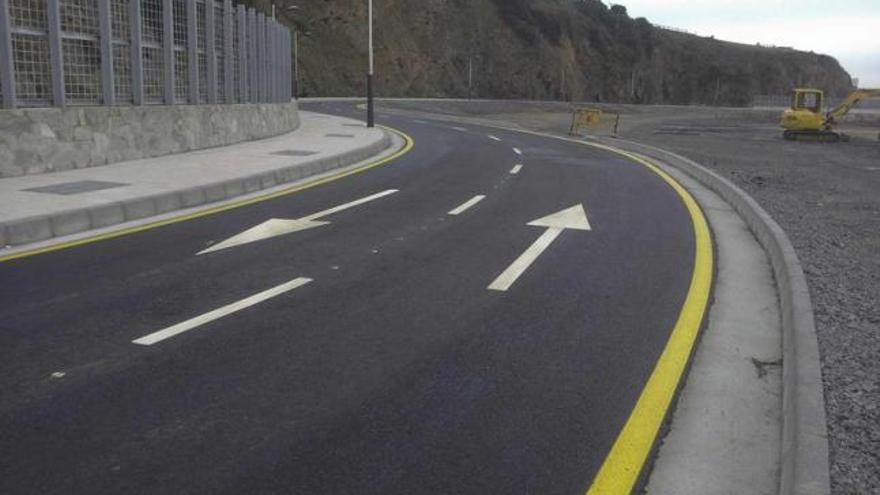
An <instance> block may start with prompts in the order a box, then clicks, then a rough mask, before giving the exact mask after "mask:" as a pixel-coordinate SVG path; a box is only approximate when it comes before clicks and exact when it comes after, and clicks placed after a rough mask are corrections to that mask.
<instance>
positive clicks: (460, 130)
mask: <svg viewBox="0 0 880 495" xmlns="http://www.w3.org/2000/svg"><path fill="white" fill-rule="evenodd" d="M452 129H453V130H456V131H458V132H467V131H468V130H467V129H465V128H464V127H457V126H453V127H452Z"/></svg>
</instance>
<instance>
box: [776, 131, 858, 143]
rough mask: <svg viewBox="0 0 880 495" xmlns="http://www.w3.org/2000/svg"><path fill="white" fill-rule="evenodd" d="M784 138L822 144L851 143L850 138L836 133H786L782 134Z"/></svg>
mask: <svg viewBox="0 0 880 495" xmlns="http://www.w3.org/2000/svg"><path fill="white" fill-rule="evenodd" d="M782 137H783V138H785V140H786V141H814V142H820V143H838V142H840V141H844V142H846V141H849V136H847V135H846V134H842V133H838V132H834V131H785V132H783V133H782Z"/></svg>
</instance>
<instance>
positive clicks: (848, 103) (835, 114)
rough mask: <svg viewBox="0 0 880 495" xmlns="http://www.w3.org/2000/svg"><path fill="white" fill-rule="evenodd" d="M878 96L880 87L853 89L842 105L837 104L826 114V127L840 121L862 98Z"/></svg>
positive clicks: (879, 95)
mask: <svg viewBox="0 0 880 495" xmlns="http://www.w3.org/2000/svg"><path fill="white" fill-rule="evenodd" d="M877 97H880V89H858V90H856V91H853V92H852V93H850V94H849V96H847V97H846V99H844V100H843V101H842V102H841V103H840V105H837V106H836V107H834V109H833V110H831V111H830V112H828V113H827V114H825V122H824V126H825V128H826V129H827V128H830V127H831V126H833V125H835V124H837V123H838V122H840V119H842V118H843V116H844V115H846V114H847V113H849V111H850V110H851V109H852V107H854V106H856V104H857V103H858V102H860V101H861V100H864V99H866V98H877Z"/></svg>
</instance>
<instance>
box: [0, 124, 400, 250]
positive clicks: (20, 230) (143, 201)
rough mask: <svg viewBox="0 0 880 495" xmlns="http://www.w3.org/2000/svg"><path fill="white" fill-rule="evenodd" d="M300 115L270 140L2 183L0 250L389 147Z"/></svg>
mask: <svg viewBox="0 0 880 495" xmlns="http://www.w3.org/2000/svg"><path fill="white" fill-rule="evenodd" d="M300 117H301V120H302V125H301V126H300V128H299V129H297V130H296V131H294V132H291V133H289V134H285V135H282V136H278V137H274V138H269V139H263V140H259V141H252V142H248V143H242V144H236V145H232V146H224V147H220V148H212V149H208V150H201V151H196V152H191V153H183V154H178V155H168V156H163V157H159V158H150V159H144V160H135V161H130V162H123V163H117V164H112V165H105V166H101V167H91V168H84V169H78V170H70V171H65V172H55V173H48V174H41V175H31V176H24V177H11V178H3V179H0V246H3V247H7V248H8V247H18V246H23V245H26V244H30V243H35V242H38V241H45V240H47V239H52V238H54V237H61V236H66V235H71V234H77V233H81V232H86V231H89V230H95V229H103V228H106V227H109V226H112V225H116V224H121V223H123V222H128V221H132V220H140V219H145V218H149V217H153V216H156V215H162V214H166V213H169V212H173V211H175V210H182V209H187V208H192V207H197V206H200V205H206V204H209V203H215V202H218V201H223V200H226V199H230V198H234V197H236V196H241V195H245V194H249V193H253V192H255V191H259V190H261V189H267V188H270V187H274V186H277V185H280V184H284V183H288V182H293V181H297V180H300V179H304V178H306V177H309V176H312V175H317V174H321V173H324V172H327V171H329V170H332V169H334V168H340V167H345V166H348V165H352V164H354V163H357V162H360V161H362V160H365V159H367V158H370V157H371V156H374V155H378V154H379V153H381V152H383V151H384V150H385V149H386V148H388V147H389V146H391V142H392V140H391V138H390V136H389V135H388V133H387V132H386V131H384V130H382V129H378V128H375V129H368V128H366V126H365V125H364V124H363V123H362V122H359V121H356V120H352V119H346V118H341V117H333V116H329V115H322V114H316V113H312V112H300ZM2 254H3V253H2V251H0V255H2Z"/></svg>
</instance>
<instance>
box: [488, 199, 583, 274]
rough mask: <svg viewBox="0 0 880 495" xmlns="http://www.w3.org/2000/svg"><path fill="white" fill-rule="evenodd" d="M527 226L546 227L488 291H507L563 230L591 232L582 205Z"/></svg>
mask: <svg viewBox="0 0 880 495" xmlns="http://www.w3.org/2000/svg"><path fill="white" fill-rule="evenodd" d="M527 225H532V226H535V227H547V230H546V231H544V233H543V234H541V237H538V240H536V241H535V242H534V243H532V245H531V246H529V248H528V249H526V250H525V252H523V254H521V255H520V256H519V258H517V259H516V261H514V262H513V263H512V264H511V265H510V266H508V267H507V269H506V270H504V272H503V273H501V275H499V276H498V278H496V279H495V281H494V282H492V284H491V285H489V290H497V291H506V290H507V289H509V288H510V286H512V285H513V283H514V282H516V279H518V278H519V277H520V275H522V274H523V273H524V272H525V271H526V270H527V269H528V268H529V267H530V266H532V263H534V262H535V260H536V259H538V256H541V253H543V252H544V250H546V249H547V248H548V247H549V246H550V244H552V243H553V241H555V240H556V238H557V237H559V234H561V233H562V231H563V230H565V229H574V230H592V229H591V227H590V222H589V220H587V213H586V212H585V211H584V207H583V205H575V206H572V207H571V208H567V209H565V210H562V211H559V212H556V213H554V214H552V215H547V216H546V217H543V218H539V219H537V220H535V221H532V222H529V223H528V224H527Z"/></svg>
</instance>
